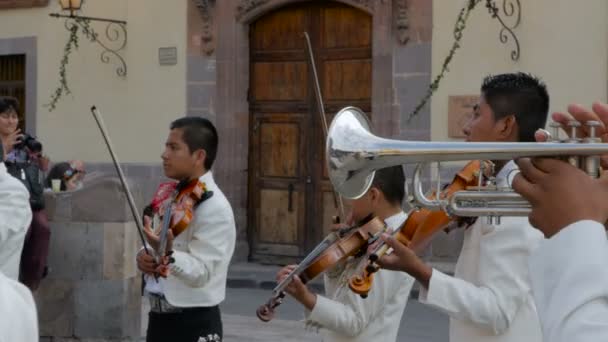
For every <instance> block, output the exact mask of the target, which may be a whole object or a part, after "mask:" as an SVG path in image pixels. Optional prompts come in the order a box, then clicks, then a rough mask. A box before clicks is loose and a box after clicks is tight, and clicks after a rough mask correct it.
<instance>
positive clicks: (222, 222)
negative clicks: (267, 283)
mask: <svg viewBox="0 0 608 342" xmlns="http://www.w3.org/2000/svg"><path fill="white" fill-rule="evenodd" d="M217 146H218V135H217V131H216V129H215V127H214V126H213V124H212V123H211V122H210V121H209V120H207V119H204V118H200V117H185V118H181V119H178V120H176V121H174V122H173V123H172V124H171V131H170V133H169V136H168V138H167V141H166V143H165V151H164V153H163V154H162V159H163V169H164V171H165V175H166V176H167V177H168V178H171V179H174V180H177V181H179V182H180V183H179V184H178V185H177V186H176V187H177V189H180V188H181V187H182V186H183V185H184V184H185V185H187V184H188V183H191V182H194V181H196V180H198V182H199V183H200V182H202V183H204V185H205V188H206V191H205V192H204V195H203V196H202V198H203V199H204V200H203V201H201V202H199V203H195V206H194V215H193V218H192V221H191V222H190V224H188V226H187V227H186V229H185V230H184V231H182V232H179V234H178V235H177V236H175V237H174V236H173V234H172V232H171V231H169V234H168V243H167V249H166V251H167V253H166V254H165V255H162V256H160V257H162V258H163V259H164V260H168V259H171V262H170V263H169V264H168V266H167V265H165V264H163V265H158V264H157V263H156V262H155V258H154V257H153V255H151V254H154V253H155V252H156V251H159V247H160V246H159V234H158V232H157V231H153V230H152V227H151V225H150V223H151V220H150V218H149V217H145V220H144V221H145V233H146V238H147V241H148V243H149V247H150V248H148V250H149V251H151V254H147V253H146V252H145V250H143V249H142V251H140V252H139V253H138V255H137V265H138V268H139V269H140V270H141V271H142V272H144V273H145V274H146V275H147V277H146V285H145V292H146V294H147V296H148V297H149V299H150V304H151V311H150V314H149V323H148V330H147V336H146V341H148V342H155V341H176V342H181V341H183V342H191V341H195V342H196V341H199V342H200V341H204V342H210V341H213V342H217V341H221V340H222V335H223V331H222V321H221V316H220V309H219V304H220V303H221V302H222V301H223V300H224V298H225V295H226V279H227V275H228V265H229V263H230V259H231V258H232V254H233V252H234V246H235V240H236V228H235V222H234V215H233V212H232V207H231V206H230V203H229V202H228V200H227V199H226V197H225V196H224V194H223V193H222V191H221V190H220V189H219V187H218V186H217V184H216V183H215V181H214V180H213V175H212V173H211V167H212V165H213V162H214V160H215V157H216V153H217ZM171 197H172V196H171ZM171 199H172V198H169V202H168V203H165V205H172V203H171ZM174 209H175V208H174ZM164 212H165V211H164V210H161V213H164ZM163 219H165V218H163ZM167 219H168V218H167ZM161 226H162V224H161ZM169 256H170V257H169ZM161 270H162V271H163V272H160V271H161ZM167 271H168V274H166V273H165V272H167ZM159 273H163V275H164V276H166V278H163V277H158V278H157V277H156V276H158V274H159Z"/></svg>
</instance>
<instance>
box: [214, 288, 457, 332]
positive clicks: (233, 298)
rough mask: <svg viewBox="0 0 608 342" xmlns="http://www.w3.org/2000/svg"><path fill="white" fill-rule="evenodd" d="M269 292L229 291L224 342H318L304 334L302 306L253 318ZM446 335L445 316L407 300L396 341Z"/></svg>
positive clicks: (224, 310) (285, 307) (284, 306)
mask: <svg viewBox="0 0 608 342" xmlns="http://www.w3.org/2000/svg"><path fill="white" fill-rule="evenodd" d="M269 295H270V291H266V290H259V289H231V288H229V289H228V294H227V299H226V301H225V302H224V304H223V305H222V313H223V315H224V331H225V341H226V342H236V341H252V342H257V341H320V336H319V335H318V334H316V333H315V332H312V331H306V330H305V329H304V324H303V323H302V322H299V321H298V320H301V319H302V318H303V313H302V307H301V306H299V305H297V304H296V303H295V302H294V301H293V300H292V299H291V298H288V299H287V301H286V302H285V303H284V304H282V305H281V306H280V307H279V308H278V310H277V315H276V317H275V319H274V320H272V321H271V322H269V323H263V322H261V321H260V320H259V319H258V318H257V317H256V315H255V310H256V309H257V307H258V306H259V305H260V304H262V303H264V301H266V300H267V298H268V296H269ZM447 336H448V319H447V316H445V315H443V314H440V313H438V312H437V311H435V310H433V309H431V308H428V307H426V306H424V305H422V304H420V303H418V302H417V301H415V300H410V302H409V303H408V306H407V308H406V310H405V314H404V316H403V319H402V321H401V328H400V329H399V338H398V341H406V342H423V341H424V342H444V341H447Z"/></svg>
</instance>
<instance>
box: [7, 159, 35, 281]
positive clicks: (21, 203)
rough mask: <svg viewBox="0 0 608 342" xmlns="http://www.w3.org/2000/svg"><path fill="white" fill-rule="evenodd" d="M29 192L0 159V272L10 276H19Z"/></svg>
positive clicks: (28, 218)
mask: <svg viewBox="0 0 608 342" xmlns="http://www.w3.org/2000/svg"><path fill="white" fill-rule="evenodd" d="M29 199H30V195H29V192H28V191H27V189H26V188H25V186H24V185H23V184H22V183H21V181H19V180H18V179H16V178H14V177H13V176H11V175H10V174H9V173H8V172H7V171H6V167H5V166H4V163H2V162H0V272H2V273H4V275H6V276H7V277H9V278H12V279H15V280H17V278H18V277H19V262H20V260H21V251H22V250H23V242H24V240H25V234H26V232H27V229H28V227H29V226H30V223H31V222H32V210H31V208H30V200H29Z"/></svg>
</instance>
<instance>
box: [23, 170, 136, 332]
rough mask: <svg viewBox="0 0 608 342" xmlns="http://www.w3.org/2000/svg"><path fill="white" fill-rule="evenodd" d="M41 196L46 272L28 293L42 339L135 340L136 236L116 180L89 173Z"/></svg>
mask: <svg viewBox="0 0 608 342" xmlns="http://www.w3.org/2000/svg"><path fill="white" fill-rule="evenodd" d="M133 192H134V193H135V194H137V193H138V191H137V190H136V189H133ZM46 200H47V210H48V214H49V221H50V224H51V245H50V252H49V259H48V266H49V269H50V271H49V275H48V277H47V278H46V279H44V280H43V281H42V283H41V286H40V288H39V289H38V291H37V292H36V293H35V299H36V302H37V305H38V316H39V322H40V324H39V325H40V335H41V336H42V337H44V339H43V341H44V340H45V339H46V340H47V341H132V340H133V341H138V340H139V338H140V336H141V298H142V297H141V277H140V275H139V274H138V272H137V270H136V266H135V255H136V252H137V251H138V249H139V247H138V246H140V245H141V243H140V242H139V241H138V236H137V228H136V226H135V224H134V222H133V219H132V216H131V213H130V211H129V207H128V204H127V201H126V198H125V196H124V195H123V191H122V189H121V187H120V182H119V180H118V179H117V178H110V177H100V178H96V179H94V180H93V181H92V182H90V183H86V184H85V186H84V188H83V189H82V190H79V191H75V192H70V193H67V192H65V193H59V194H52V193H50V194H47V196H46Z"/></svg>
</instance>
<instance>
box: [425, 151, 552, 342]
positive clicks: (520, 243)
mask: <svg viewBox="0 0 608 342" xmlns="http://www.w3.org/2000/svg"><path fill="white" fill-rule="evenodd" d="M513 170H517V167H516V165H515V163H513V162H509V163H508V164H507V165H505V166H504V167H503V169H502V170H501V171H500V172H499V173H498V175H497V176H496V178H497V184H498V185H499V186H506V185H507V184H510V182H511V180H512V178H513V177H514V176H515V172H514V171H513ZM507 178H508V179H507ZM542 239H543V236H542V234H541V233H540V232H539V231H538V230H536V229H534V228H532V227H531V226H530V224H529V223H528V218H527V217H503V218H502V219H501V224H500V225H490V224H488V223H487V220H486V218H485V217H480V218H478V219H477V222H476V223H475V224H474V225H473V226H471V227H470V228H468V229H467V230H466V231H465V236H464V244H463V246H462V251H461V252H460V256H459V258H458V262H457V264H456V269H455V274H454V275H455V276H454V277H450V276H447V275H445V274H443V273H441V272H439V271H438V270H433V274H432V276H431V280H430V284H429V289H428V291H425V289H421V291H420V298H419V300H420V301H421V302H422V303H426V304H429V305H431V306H433V307H435V308H438V309H439V310H441V311H443V312H445V313H447V314H448V315H449V316H450V341H451V342H469V341H475V342H490V341H491V342H521V341H526V342H540V341H542V335H541V328H540V323H539V320H538V316H537V313H536V309H535V306H534V301H533V299H532V291H531V286H530V274H529V271H528V258H529V256H530V254H531V252H532V251H533V250H534V249H535V248H536V246H537V245H538V243H539V242H540V241H541V240H542Z"/></svg>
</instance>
